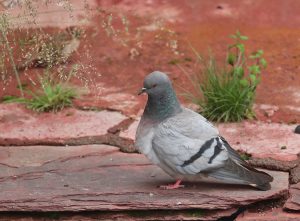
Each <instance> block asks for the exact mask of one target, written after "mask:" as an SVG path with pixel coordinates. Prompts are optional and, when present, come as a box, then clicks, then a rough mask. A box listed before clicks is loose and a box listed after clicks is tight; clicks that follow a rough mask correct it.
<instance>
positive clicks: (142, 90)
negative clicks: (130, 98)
mask: <svg viewBox="0 0 300 221" xmlns="http://www.w3.org/2000/svg"><path fill="white" fill-rule="evenodd" d="M146 90H147V88H145V87H143V88H141V90H139V92H138V95H141V94H143V93H145V92H146Z"/></svg>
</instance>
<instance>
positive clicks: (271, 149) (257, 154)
mask: <svg viewBox="0 0 300 221" xmlns="http://www.w3.org/2000/svg"><path fill="white" fill-rule="evenodd" d="M138 123H139V119H137V120H136V121H135V122H133V123H132V125H130V126H129V128H128V129H127V130H125V131H124V132H121V133H120V136H121V137H123V138H124V139H129V140H130V139H131V140H134V139H135V131H136V129H137V126H138ZM216 126H217V127H218V129H219V131H220V134H221V135H222V136H223V137H224V138H225V139H226V140H227V141H228V142H229V144H230V145H231V146H232V147H233V148H234V149H235V150H241V151H243V152H247V153H248V154H251V156H252V157H254V158H262V159H264V158H272V159H275V160H278V161H285V162H291V161H295V160H297V159H298V154H300V137H299V135H298V134H295V133H294V132H293V130H294V128H295V126H294V125H287V124H278V123H264V122H250V121H243V122H241V123H220V124H218V125H216Z"/></svg>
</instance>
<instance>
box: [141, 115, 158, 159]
mask: <svg viewBox="0 0 300 221" xmlns="http://www.w3.org/2000/svg"><path fill="white" fill-rule="evenodd" d="M153 137H154V125H150V124H149V123H147V122H145V121H143V120H141V122H140V124H139V126H138V128H137V132H136V140H135V146H136V147H137V149H138V150H139V152H140V153H142V154H144V155H145V156H146V157H147V158H148V159H149V160H150V161H151V162H152V163H154V164H159V159H158V158H157V156H156V153H155V152H154V150H153V148H152V139H153Z"/></svg>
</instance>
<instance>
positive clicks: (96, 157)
mask: <svg viewBox="0 0 300 221" xmlns="http://www.w3.org/2000/svg"><path fill="white" fill-rule="evenodd" d="M0 159H1V164H0V170H1V175H0V211H87V210H106V211H116V210H118V211H121V210H122V211H126V210H155V209H162V208H167V209H171V210H172V209H174V210H177V209H209V210H227V209H232V208H237V207H239V206H242V205H248V204H251V203H254V202H257V201H262V200H267V199H275V198H280V197H282V196H286V195H287V192H288V173H285V172H275V171H268V172H269V173H270V174H271V175H272V176H273V177H274V181H273V183H272V189H271V190H269V191H257V190H255V189H252V188H250V187H245V186H238V185H226V184H211V183H186V188H183V189H178V190H170V191H168V190H161V189H159V188H157V186H158V185H163V184H168V183H170V182H173V179H172V178H170V177H169V176H168V175H166V174H165V173H164V172H162V171H161V170H160V169H159V168H158V167H156V166H154V165H151V164H150V163H149V162H148V160H147V159H146V158H145V157H144V156H143V155H140V154H126V153H122V152H120V151H119V149H118V148H117V147H112V146H107V145H89V146H73V147H63V146H35V147H30V146H24V147H1V152H0Z"/></svg>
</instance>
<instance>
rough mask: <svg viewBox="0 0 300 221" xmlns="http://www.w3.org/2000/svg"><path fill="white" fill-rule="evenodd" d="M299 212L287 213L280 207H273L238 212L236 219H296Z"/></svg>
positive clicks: (254, 220) (265, 220)
mask: <svg viewBox="0 0 300 221" xmlns="http://www.w3.org/2000/svg"><path fill="white" fill-rule="evenodd" d="M299 218H300V215H299V213H289V212H285V211H283V210H282V208H274V209H272V210H270V211H265V212H248V211H246V212H244V213H242V214H240V215H239V216H238V217H237V219H236V221H268V220H270V221H275V220H276V221H298V220H299Z"/></svg>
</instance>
